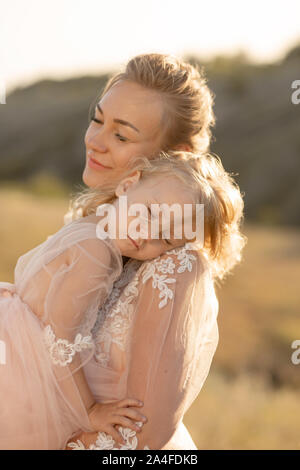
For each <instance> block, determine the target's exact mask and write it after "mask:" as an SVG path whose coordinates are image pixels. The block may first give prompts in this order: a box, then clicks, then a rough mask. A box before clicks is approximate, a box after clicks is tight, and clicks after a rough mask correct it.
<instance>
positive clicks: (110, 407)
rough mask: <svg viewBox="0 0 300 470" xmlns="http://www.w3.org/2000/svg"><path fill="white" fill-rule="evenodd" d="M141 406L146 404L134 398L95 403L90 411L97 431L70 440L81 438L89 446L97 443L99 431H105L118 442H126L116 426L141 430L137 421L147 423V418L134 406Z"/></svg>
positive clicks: (90, 416) (92, 422)
mask: <svg viewBox="0 0 300 470" xmlns="http://www.w3.org/2000/svg"><path fill="white" fill-rule="evenodd" d="M141 406H144V405H143V403H142V402H140V401H139V400H136V399H134V398H126V399H124V400H120V401H117V402H114V403H105V404H103V403H95V404H94V405H93V406H92V407H91V408H90V410H89V411H88V416H89V419H90V424H91V426H92V428H93V429H94V430H95V432H91V433H80V434H79V435H78V436H76V437H73V438H72V439H71V440H70V441H71V442H74V441H76V440H78V439H79V440H80V441H81V442H82V443H83V444H84V446H85V447H87V448H88V447H89V446H90V445H91V444H93V443H95V441H96V439H97V434H98V432H101V431H104V432H105V433H107V434H109V435H111V436H112V438H113V439H114V440H115V441H116V442H118V443H120V444H124V443H125V442H124V439H123V437H122V436H121V434H120V433H119V432H118V431H117V429H116V428H115V426H116V425H119V426H122V427H123V428H130V429H132V430H133V431H136V432H140V431H141V427H139V426H138V425H137V424H135V422H140V421H141V422H142V423H145V422H146V421H147V418H146V417H145V416H144V415H143V414H142V413H141V412H140V411H138V410H135V409H133V407H141Z"/></svg>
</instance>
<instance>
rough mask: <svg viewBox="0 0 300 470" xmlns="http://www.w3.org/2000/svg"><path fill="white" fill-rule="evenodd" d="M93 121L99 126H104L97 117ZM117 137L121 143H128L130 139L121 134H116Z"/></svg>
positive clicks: (92, 118)
mask: <svg viewBox="0 0 300 470" xmlns="http://www.w3.org/2000/svg"><path fill="white" fill-rule="evenodd" d="M91 121H94V122H96V123H97V124H103V122H102V121H100V119H97V118H96V117H95V116H93V117H91ZM115 136H116V137H117V139H118V140H119V141H120V142H127V141H128V139H126V137H124V136H123V135H121V134H118V133H117V134H115Z"/></svg>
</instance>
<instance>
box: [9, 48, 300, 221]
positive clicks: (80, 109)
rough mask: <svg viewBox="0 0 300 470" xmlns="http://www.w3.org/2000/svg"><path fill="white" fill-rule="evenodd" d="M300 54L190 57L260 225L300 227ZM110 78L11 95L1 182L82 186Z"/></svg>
mask: <svg viewBox="0 0 300 470" xmlns="http://www.w3.org/2000/svg"><path fill="white" fill-rule="evenodd" d="M299 50H300V46H299V47H295V48H294V49H293V50H291V52H290V53H289V54H288V55H287V57H286V58H285V59H284V60H282V61H281V62H278V63H274V64H271V65H253V64H250V63H249V62H248V61H247V59H246V58H245V57H244V56H243V55H238V56H236V57H233V58H228V57H217V58H215V59H214V60H212V61H210V62H204V61H201V60H200V59H197V58H189V60H190V61H191V62H197V63H199V64H200V65H203V66H204V67H205V71H206V74H207V78H208V84H209V86H210V87H211V89H212V90H213V92H214V93H215V114H216V117H217V122H216V128H215V129H214V132H213V135H214V140H213V143H212V151H213V152H215V153H217V154H218V155H220V157H221V158H222V161H223V164H224V166H225V168H226V169H227V170H228V171H230V172H233V173H235V174H237V176H236V179H237V181H238V183H239V184H240V187H241V190H242V191H243V193H245V205H246V213H247V217H248V219H251V220H252V221H256V222H266V223H272V224H276V225H280V224H288V225H294V226H299V225H300V132H299V129H300V105H295V104H292V102H291V94H292V91H293V90H292V88H291V84H292V82H293V81H294V80H296V79H299V72H300V53H299ZM106 79H107V75H105V76H99V77H82V78H77V79H72V80H65V81H61V82H60V81H53V80H43V81H41V82H38V83H36V84H34V85H31V86H29V87H27V88H24V89H22V88H20V89H17V90H15V91H14V92H13V93H12V94H11V95H9V96H8V97H7V104H6V105H5V106H0V182H1V181H2V182H3V181H8V180H10V181H20V180H24V179H27V178H31V177H32V176H33V175H36V174H39V173H40V172H47V173H49V174H52V175H54V176H56V177H58V178H59V179H60V180H61V181H62V182H63V183H65V182H68V183H72V184H73V183H77V182H80V181H81V174H82V170H83V167H84V164H85V153H84V142H83V140H84V134H85V131H86V128H87V126H88V122H89V119H88V114H89V107H90V105H91V104H92V103H94V104H95V102H96V98H97V96H98V95H99V93H100V91H101V90H102V88H103V86H104V84H105V81H106Z"/></svg>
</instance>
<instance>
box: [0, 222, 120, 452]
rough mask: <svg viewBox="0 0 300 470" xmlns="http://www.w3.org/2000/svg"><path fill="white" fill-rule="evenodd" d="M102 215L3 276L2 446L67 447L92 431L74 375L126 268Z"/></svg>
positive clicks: (91, 348) (71, 228)
mask: <svg viewBox="0 0 300 470" xmlns="http://www.w3.org/2000/svg"><path fill="white" fill-rule="evenodd" d="M96 222H97V218H96V216H88V217H85V218H83V219H79V220H76V221H73V222H72V223H69V224H68V225H65V226H64V227H63V228H62V229H61V230H59V231H58V232H57V233H55V234H54V235H52V236H50V237H48V239H47V240H46V241H45V242H44V243H42V244H41V245H39V246H37V247H36V248H34V249H33V250H31V251H29V252H28V253H26V254H25V255H23V256H21V257H20V258H19V259H18V262H17V265H16V268H15V279H14V283H13V284H11V283H8V282H1V283H0V403H1V404H0V449H64V448H65V445H66V442H67V440H68V439H70V436H72V435H73V434H76V433H77V432H78V430H80V429H81V430H84V431H87V432H88V431H92V429H91V427H90V423H89V419H88V415H87V412H86V409H85V406H84V404H83V400H82V398H81V395H80V393H79V389H78V387H77V385H76V380H75V375H74V374H75V373H76V372H77V371H78V370H79V369H80V368H81V367H83V366H84V365H85V364H86V363H87V362H89V361H90V359H91V358H92V357H93V354H94V352H95V345H94V342H93V339H92V335H91V330H92V328H93V326H94V324H95V321H96V318H97V311H98V309H99V306H101V305H102V304H103V302H104V301H105V299H106V298H107V296H108V295H109V293H110V292H111V289H112V286H113V283H114V281H115V280H116V279H117V278H118V277H119V275H120V273H121V272H122V267H123V265H122V256H121V253H120V252H119V251H118V249H117V248H116V246H115V244H114V243H113V242H112V241H109V240H107V241H105V240H100V239H99V238H97V236H96Z"/></svg>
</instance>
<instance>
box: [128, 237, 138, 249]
mask: <svg viewBox="0 0 300 470" xmlns="http://www.w3.org/2000/svg"><path fill="white" fill-rule="evenodd" d="M128 238H129V240H131V241H132V243H133V244H134V246H135V247H136V248H137V249H138V248H139V247H138V245H137V244H136V243H135V241H134V240H132V238H130V236H129V235H128Z"/></svg>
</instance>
